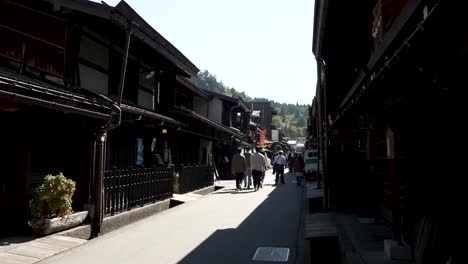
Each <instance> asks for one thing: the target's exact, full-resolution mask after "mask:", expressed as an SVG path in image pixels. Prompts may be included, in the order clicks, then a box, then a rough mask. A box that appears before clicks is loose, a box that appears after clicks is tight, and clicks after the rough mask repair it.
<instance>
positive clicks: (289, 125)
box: [193, 70, 309, 142]
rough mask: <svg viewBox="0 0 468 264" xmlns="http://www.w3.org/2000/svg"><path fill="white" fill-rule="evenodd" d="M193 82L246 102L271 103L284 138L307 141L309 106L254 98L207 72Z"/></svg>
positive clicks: (206, 88)
mask: <svg viewBox="0 0 468 264" xmlns="http://www.w3.org/2000/svg"><path fill="white" fill-rule="evenodd" d="M193 82H194V83H195V84H197V85H198V86H199V87H201V88H203V89H205V90H208V91H213V92H216V93H221V94H225V95H228V96H232V97H241V98H242V99H243V100H244V101H253V100H255V101H271V102H272V106H273V108H274V109H276V111H277V113H278V115H276V116H273V122H272V123H273V125H275V126H276V127H278V128H281V129H282V130H283V133H284V136H286V137H289V138H290V139H293V140H298V141H300V142H304V141H305V137H306V134H307V130H306V129H307V128H306V127H307V115H308V107H309V106H308V105H303V104H298V103H296V104H286V103H278V102H275V101H273V100H269V99H268V98H256V97H254V98H252V97H250V96H249V95H247V94H246V93H245V92H238V91H237V90H236V89H234V88H232V87H228V86H226V85H224V84H223V82H222V81H219V80H218V79H217V78H216V75H213V74H211V73H209V72H208V71H207V70H204V71H201V72H200V73H199V74H198V78H197V79H194V80H193Z"/></svg>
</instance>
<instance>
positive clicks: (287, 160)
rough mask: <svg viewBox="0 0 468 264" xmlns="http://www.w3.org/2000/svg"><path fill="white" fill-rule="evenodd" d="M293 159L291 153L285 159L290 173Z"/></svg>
mask: <svg viewBox="0 0 468 264" xmlns="http://www.w3.org/2000/svg"><path fill="white" fill-rule="evenodd" d="M293 161H294V158H293V156H292V154H291V153H289V154H288V158H287V159H286V163H287V164H288V170H289V171H292V164H293Z"/></svg>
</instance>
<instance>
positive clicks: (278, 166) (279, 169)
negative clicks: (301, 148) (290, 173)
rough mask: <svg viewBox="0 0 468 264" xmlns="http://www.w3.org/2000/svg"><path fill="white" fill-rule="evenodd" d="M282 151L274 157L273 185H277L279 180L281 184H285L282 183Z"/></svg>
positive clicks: (284, 161) (284, 158) (284, 159)
mask: <svg viewBox="0 0 468 264" xmlns="http://www.w3.org/2000/svg"><path fill="white" fill-rule="evenodd" d="M283 154H284V153H283V151H280V152H279V155H278V156H276V157H275V160H274V164H275V167H276V177H275V185H277V184H278V182H279V180H280V179H281V183H282V184H285V182H284V167H285V166H286V157H284V155H283Z"/></svg>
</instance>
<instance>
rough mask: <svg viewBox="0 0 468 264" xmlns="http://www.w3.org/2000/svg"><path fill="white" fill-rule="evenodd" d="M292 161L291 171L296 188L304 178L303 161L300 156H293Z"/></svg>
mask: <svg viewBox="0 0 468 264" xmlns="http://www.w3.org/2000/svg"><path fill="white" fill-rule="evenodd" d="M294 156H295V157H294V161H293V171H294V175H295V176H296V182H297V186H300V185H301V183H302V178H303V176H304V159H303V158H302V155H301V154H299V155H298V154H297V153H296V155H294Z"/></svg>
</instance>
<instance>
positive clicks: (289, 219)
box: [178, 173, 304, 264]
mask: <svg viewBox="0 0 468 264" xmlns="http://www.w3.org/2000/svg"><path fill="white" fill-rule="evenodd" d="M270 177H272V176H271V175H270ZM285 179H286V182H287V184H285V185H280V186H278V187H275V188H274V189H273V190H272V191H271V193H270V194H269V195H268V197H267V198H266V199H265V200H264V201H263V202H262V203H261V204H260V205H259V206H258V207H257V208H256V209H255V210H254V211H253V212H252V213H251V214H250V215H249V216H248V217H247V218H246V219H245V220H244V221H243V222H242V223H241V224H240V225H239V226H238V227H237V228H235V229H233V228H230V229H220V230H217V231H216V232H214V233H213V234H212V235H211V236H210V237H209V238H208V239H206V240H205V241H204V242H203V243H201V244H200V245H199V246H198V247H197V248H195V249H194V250H193V251H192V252H190V253H188V254H187V255H186V256H185V257H184V258H183V259H182V260H181V261H180V262H178V263H181V264H189V263H190V264H192V263H206V264H209V263H258V262H257V261H253V260H252V257H253V255H254V252H255V250H256V249H257V247H261V246H263V247H268V246H271V247H287V248H290V257H289V261H288V262H289V263H294V261H295V258H296V255H297V248H298V244H297V243H298V239H297V234H298V232H299V230H300V229H299V227H300V219H301V217H300V216H301V213H302V208H303V204H302V203H303V199H302V197H303V190H304V188H301V187H298V186H297V185H296V184H295V182H292V181H293V180H295V179H294V177H293V175H292V174H291V173H288V174H286V175H285ZM270 188H271V187H270ZM226 191H227V192H221V193H216V194H226V193H231V191H234V192H235V193H237V194H242V193H244V194H249V193H251V192H244V191H241V192H237V191H235V189H231V191H230V190H226ZM262 191H267V189H266V188H265V187H264V188H263V189H260V190H259V192H262ZM233 209H235V208H233ZM299 248H301V247H299ZM300 250H302V249H300ZM262 263H268V262H262Z"/></svg>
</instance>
